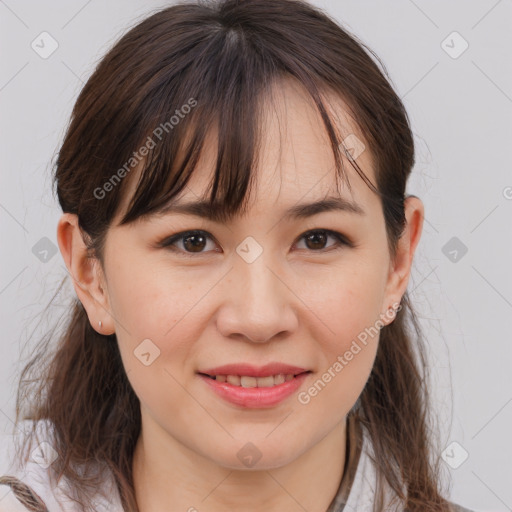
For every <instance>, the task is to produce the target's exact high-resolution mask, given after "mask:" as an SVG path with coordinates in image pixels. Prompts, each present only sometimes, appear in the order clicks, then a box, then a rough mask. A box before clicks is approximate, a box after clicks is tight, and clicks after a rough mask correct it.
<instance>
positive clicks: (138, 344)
mask: <svg viewBox="0 0 512 512" xmlns="http://www.w3.org/2000/svg"><path fill="white" fill-rule="evenodd" d="M281 91H282V92H283V94H281V95H280V96H279V99H278V101H277V102H276V103H275V108H271V109H269V112H270V114H269V116H268V118H267V119H266V121H265V126H264V129H263V132H262V133H263V134H264V135H263V137H264V146H263V148H264V149H263V150H262V153H261V158H260V160H261V161H260V167H259V174H258V180H257V183H256V186H255V189H254V196H251V197H252V200H251V203H250V208H249V210H248V212H247V214H246V215H245V216H244V217H235V218H233V219H232V221H230V222H229V223H227V224H222V223H217V222H215V221H213V220H209V219H207V218H202V217H199V216H195V215H192V214H185V213H175V212H174V213H173V212H168V213H166V214H165V215H160V216H156V215H155V216H153V217H150V218H147V219H144V220H141V221H138V222H135V223H133V224H130V225H127V226H123V227H119V226H116V225H114V226H113V227H111V229H110V230H109V232H108V236H107V239H106V246H105V252H104V275H103V274H102V273H98V279H100V280H101V283H102V284H101V287H102V290H103V291H102V295H101V296H98V297H97V301H96V302H101V301H104V306H105V309H106V310H108V311H109V312H110V314H111V315H110V316H109V315H108V314H107V313H105V311H104V310H103V309H101V308H98V307H97V304H96V306H94V305H93V304H92V303H91V305H90V306H89V304H86V309H87V311H88V314H89V317H90V320H91V323H92V325H94V326H95V328H98V327H97V326H98V320H102V324H103V327H102V328H101V329H99V328H98V330H99V331H100V332H102V333H104V334H108V333H110V332H114V331H115V333H116V336H117V340H118V343H119V348H120V351H121V355H122V360H123V364H124V366H125V369H126V372H127V375H128V379H129V380H130V383H131V385H132V386H133V389H134V391H135V393H136V394H137V396H138V397H139V399H140V402H141V412H142V417H143V427H144V429H146V430H147V432H150V433H152V434H153V435H158V436H161V435H166V436H167V438H168V439H170V440H171V441H172V443H174V445H175V446H180V447H183V448H187V449H188V450H190V451H192V452H193V453H194V454H196V455H198V456H200V457H203V458H206V459H207V460H209V461H211V462H213V463H215V464H218V465H221V466H224V467H230V468H244V467H249V466H250V465H251V464H253V463H254V462H250V461H256V460H257V459H259V460H257V463H258V468H272V467H279V466H281V465H284V464H287V463H289V462H292V461H293V460H294V459H295V458H296V457H298V456H299V455H300V454H302V453H304V452H306V451H307V450H308V449H309V448H311V447H312V446H314V445H315V444H316V443H318V442H319V441H320V440H322V439H323V438H324V437H325V436H327V435H328V434H329V433H330V432H332V431H333V430H334V429H335V428H336V426H337V425H339V424H340V422H341V421H342V420H343V419H344V418H345V416H346V414H347V413H348V412H349V410H350V409H351V408H352V406H353V405H354V403H355V402H356V399H357V398H358V396H359V395H360V393H361V392H362V390H363V388H364V386H365V383H366V381H367V379H368V377H369V374H370V371H371V368H372V364H373V361H374V358H375V354H376V350H377V345H378V328H379V326H382V325H385V324H387V323H390V322H391V321H392V319H393V315H392V314H391V313H390V312H389V311H387V310H388V308H389V307H390V306H392V305H393V304H396V303H397V302H398V301H399V300H400V297H401V296H402V294H403V293H404V292H405V288H406V285H407V279H408V272H409V265H410V260H411V258H412V252H411V253H409V252H408V251H411V247H409V246H408V247H406V248H405V250H404V253H403V254H404V257H403V258H402V260H401V262H399V265H397V266H396V267H395V268H394V267H393V264H392V262H391V260H390V256H389V253H388V246H387V243H388V242H387V239H386V230H385V224H384V217H383V212H382V208H381V203H380V200H379V198H378V197H377V196H376V195H375V194H374V193H373V192H372V191H371V190H370V189H369V188H368V186H367V185H366V184H364V182H363V181H362V180H361V178H359V177H358V175H357V174H356V173H355V172H354V170H353V168H352V167H351V166H350V164H349V162H348V160H347V159H346V157H343V158H344V159H345V168H346V170H347V172H348V175H349V179H350V182H351V185H352V190H353V195H351V194H350V193H349V191H348V190H347V189H346V187H345V186H343V188H342V189H341V190H338V189H337V188H336V181H335V176H334V172H335V171H334V159H333V156H332V152H331V150H330V146H329V144H328V141H327V138H326V136H325V134H324V131H323V127H322V124H321V119H320V117H319V115H318V113H317V112H316V110H315V109H314V107H313V106H311V104H310V103H309V101H308V100H307V99H306V98H305V96H304V94H303V93H302V92H301V91H300V90H299V89H297V88H296V87H294V86H293V85H291V84H286V83H285V84H282V89H281ZM343 119H344V120H345V122H348V121H347V119H346V118H345V117H344V118H343ZM348 126H349V128H350V129H349V130H348V131H347V125H346V124H345V126H344V128H345V131H346V133H351V134H352V135H350V138H349V139H348V140H347V142H346V144H347V145H349V146H350V145H352V146H353V145H354V144H356V145H357V144H358V142H357V140H359V141H361V142H363V141H364V139H363V137H362V136H361V135H360V134H359V132H358V131H357V130H356V129H355V128H354V127H353V126H352V127H350V125H348ZM355 137H357V139H355ZM363 143H364V142H363ZM211 148H212V146H209V147H208V148H205V152H204V154H203V155H202V159H201V161H200V163H199V166H198V168H197V170H196V172H195V174H194V175H193V177H192V180H191V181H190V182H189V184H188V187H187V188H186V189H185V192H184V193H183V194H182V195H180V197H179V203H180V204H183V203H189V202H194V201H197V200H198V199H199V198H200V197H201V196H203V193H204V192H205V191H206V189H207V186H208V183H209V179H210V178H211V175H212V170H213V164H214V162H215V158H214V157H215V155H214V154H213V153H211V151H210V150H211ZM358 149H362V148H361V147H359V148H357V147H356V151H357V150H358ZM355 156H356V157H357V162H358V164H359V165H360V167H361V168H362V169H363V171H364V172H365V173H366V174H367V176H368V177H369V178H370V179H371V180H372V182H373V183H374V184H375V174H374V170H373V168H372V161H371V156H370V154H369V151H368V150H365V151H363V152H362V153H361V154H359V155H358V156H357V153H356V154H355ZM135 181H136V180H132V181H131V186H132V187H133V186H134V185H133V184H134V183H135ZM131 193H133V188H131V189H130V194H131ZM328 197H329V198H331V197H332V198H338V199H339V198H342V199H343V200H344V201H346V202H350V203H354V204H356V205H357V207H358V209H359V210H360V211H359V212H357V211H351V210H349V209H332V210H325V211H321V212H320V211H319V212H318V213H316V214H311V210H307V212H309V213H308V215H307V216H300V215H299V216H293V215H287V212H288V210H290V209H297V207H298V206H299V205H304V204H309V203H314V202H319V201H323V200H325V199H326V198H328ZM418 203H419V204H420V205H421V202H419V200H416V203H415V204H416V206H418ZM124 205H126V201H125V202H124ZM420 209H421V207H420ZM307 212H306V213H307ZM122 213H124V206H123V208H122V210H121V211H120V212H119V214H118V215H117V217H116V221H115V223H117V221H118V220H119V219H120V218H121V214H122ZM310 214H311V215H310ZM418 222H419V221H418ZM420 227H421V225H420ZM190 230H200V231H201V232H200V233H199V234H196V235H195V236H194V235H191V234H188V237H187V236H185V237H183V238H181V239H176V240H175V241H174V242H173V243H172V242H169V243H172V245H169V246H167V247H166V246H163V244H162V242H164V241H165V240H166V239H167V240H169V239H170V237H171V236H172V235H175V234H178V233H181V232H185V231H190ZM313 230H318V232H317V233H316V234H315V233H314V232H313V233H311V231H313ZM331 232H332V233H339V235H340V236H341V237H342V239H345V240H347V241H348V242H350V244H352V246H351V245H348V244H346V243H344V242H342V241H340V240H338V239H337V238H336V236H335V235H334V236H333V234H331ZM418 238H419V233H417V238H416V239H415V241H414V240H413V242H414V243H413V244H412V245H413V247H412V250H414V245H415V244H416V243H417V239H418ZM399 254H400V253H399ZM77 291H78V290H77ZM95 308H96V309H95ZM105 342H106V343H107V341H105ZM273 363H276V364H281V365H289V366H292V367H295V368H296V369H295V370H294V369H290V368H279V367H275V368H270V369H268V371H265V369H264V368H263V370H262V367H265V366H266V365H271V364H273ZM224 365H235V366H236V365H250V366H251V368H236V367H234V368H231V369H227V370H223V369H220V370H215V368H217V367H221V366H224ZM299 369H301V370H299ZM253 370H254V371H255V372H257V371H258V370H262V374H263V375H267V377H266V378H261V379H258V380H256V379H255V377H254V373H253ZM302 371H307V373H304V374H303V375H301V376H300V377H297V376H295V377H293V378H291V377H286V374H297V373H300V372H302ZM206 372H208V373H210V374H211V373H216V374H218V375H220V377H218V380H217V379H216V380H215V381H214V380H213V379H211V378H209V377H206V376H204V375H201V373H206ZM268 373H271V374H273V375H278V374H282V375H281V376H277V377H274V378H272V377H271V376H268ZM226 374H231V375H232V376H231V377H223V375H224V376H225V375H226ZM240 375H242V376H245V377H242V378H240ZM225 379H227V380H228V381H229V382H231V383H233V384H230V383H229V382H223V380H225ZM290 379H291V380H290ZM283 380H284V381H285V382H284V383H283ZM238 383H241V384H242V385H241V386H237V387H236V389H234V388H233V386H234V385H237V384H238ZM255 385H257V386H258V387H257V388H253V386H255ZM245 386H249V388H247V387H245ZM258 390H260V391H258ZM249 443H250V444H249Z"/></svg>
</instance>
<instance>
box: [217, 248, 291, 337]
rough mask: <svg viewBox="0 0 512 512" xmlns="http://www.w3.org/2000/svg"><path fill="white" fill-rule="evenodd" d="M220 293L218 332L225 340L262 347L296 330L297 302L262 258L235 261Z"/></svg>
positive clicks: (282, 281)
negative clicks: (245, 342)
mask: <svg viewBox="0 0 512 512" xmlns="http://www.w3.org/2000/svg"><path fill="white" fill-rule="evenodd" d="M221 293H222V294H223V295H222V297H223V303H222V305H221V307H220V309H219V310H218V314H217V328H218V329H219V331H220V333H221V334H222V335H223V336H225V337H227V338H233V339H236V338H238V339H244V340H246V341H249V342H253V343H265V342H269V341H271V340H273V339H274V338H276V337H277V336H281V337H285V336H287V335H290V334H291V333H293V332H294V331H295V330H296V329H297V325H298V320H297V316H296V312H295V310H294V307H293V303H294V299H295V300H296V298H295V296H294V294H293V292H292V291H291V289H290V287H289V284H288V283H286V282H285V280H284V279H283V278H281V277H280V276H279V275H277V273H276V271H275V270H273V269H272V268H271V266H269V265H267V262H266V261H265V259H264V258H263V255H261V256H260V257H259V258H258V259H257V260H256V261H253V262H252V263H247V262H245V261H243V260H242V259H240V260H238V261H236V262H235V264H234V268H233V269H232V270H231V272H229V274H228V276H226V282H225V283H224V287H223V289H222V291H221Z"/></svg>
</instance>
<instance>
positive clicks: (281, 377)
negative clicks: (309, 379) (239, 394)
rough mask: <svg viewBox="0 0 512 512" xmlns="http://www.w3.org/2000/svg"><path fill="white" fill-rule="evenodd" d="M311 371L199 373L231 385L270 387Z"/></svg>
mask: <svg viewBox="0 0 512 512" xmlns="http://www.w3.org/2000/svg"><path fill="white" fill-rule="evenodd" d="M306 373H311V371H305V372H300V373H297V374H293V373H288V374H284V373H278V374H276V375H268V376H266V377H252V376H249V375H208V374H207V373H199V375H202V376H204V377H208V378H210V379H212V380H215V381H217V382H223V383H227V384H231V385H232V386H236V387H242V388H271V387H274V386H279V385H280V384H284V383H285V382H289V381H291V380H293V379H294V378H295V377H297V376H298V375H304V374H306Z"/></svg>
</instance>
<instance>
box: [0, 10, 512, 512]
mask: <svg viewBox="0 0 512 512" xmlns="http://www.w3.org/2000/svg"><path fill="white" fill-rule="evenodd" d="M313 3H314V4H315V5H318V6H320V7H323V8H325V9H326V10H327V11H328V12H329V13H330V14H332V15H333V16H334V17H335V18H336V19H337V20H339V21H340V22H341V23H343V24H344V25H345V26H346V27H347V28H348V29H349V30H351V31H352V32H354V33H355V34H356V35H357V36H358V37H359V38H360V39H362V40H363V41H364V42H365V43H366V44H368V45H369V46H370V48H372V49H373V50H374V51H375V52H376V53H377V54H378V55H379V56H380V57H381V58H382V60H383V61H384V63H385V65H386V67H387V69H388V71H389V72H390V74H391V78H392V80H393V83H394V85H395V88H396V90H397V92H398V94H399V95H400V96H401V97H402V99H403V101H404V103H405V106H406V108H407V110H408V112H409V115H410V117H411V121H412V125H413V130H414V133H415V137H416V143H417V164H416V166H415V169H414V173H413V177H412V179H411V181H410V183H409V186H408V192H409V193H413V194H415V195H418V196H419V197H421V199H422V200H423V201H424V204H425V212H426V221H425V226H424V231H423V236H422V239H421V242H420V245H419V248H418V252H417V257H416V259H415V265H414V269H413V275H412V279H411V282H410V283H409V291H410V292H411V296H412V298H413V300H414V301H415V303H416V307H417V309H418V312H419V313H420V316H421V322H422V326H423V327H424V329H425V333H426V336H427V339H428V340H429V344H430V347H431V361H432V366H433V373H434V376H435V387H434V389H433V392H434V394H435V397H436V407H437V410H438V413H439V416H440V418H441V419H442V420H443V448H444V447H447V446H449V445H450V443H452V442H456V443H458V444H456V445H452V446H450V447H449V449H448V451H447V452H446V459H447V460H448V461H449V462H450V464H451V465H455V463H456V462H458V461H460V460H461V457H462V456H463V455H464V451H463V450H465V451H467V452H468V454H469V457H468V458H467V460H465V461H464V463H463V464H461V465H460V467H458V468H457V469H452V468H451V467H448V468H449V471H450V472H451V475H452V479H453V487H452V492H451V498H452V499H453V500H455V501H457V502H459V503H461V504H463V505H465V506H467V507H470V508H473V509H475V510H480V511H484V510H485V511H504V510H512V508H511V507H512V486H511V485H510V483H511V482H512V437H511V436H510V431H511V428H510V427H511V425H512V386H511V377H510V374H511V372H510V367H511V362H512V357H511V355H512V347H511V336H510V332H511V329H512V320H511V318H512V315H511V313H512V279H511V270H510V262H511V261H512V254H511V253H512V243H511V241H512V238H511V219H512V215H511V212H512V173H511V160H512V158H511V151H510V146H511V141H512V116H511V113H512V72H511V71H512V69H511V68H512V59H511V53H512V52H511V51H510V50H511V48H512V30H511V29H512V27H511V21H512V5H511V2H510V0H500V1H495V0H492V1H491V0H489V1H472V2H468V1H463V0H459V1H451V2H446V1H439V0H437V1H428V2H427V1H420V0H417V1H415V2H413V1H412V0H396V1H393V2H390V1H388V2H377V1H371V2H369V1H356V0H352V1H344V0H343V1H335V0H322V1H321V0H315V1H314V2H313ZM164 5H169V2H162V1H145V2H136V1H134V0H129V1H127V0H123V1H121V0H115V1H114V0H111V1H108V2H100V1H99V0H92V1H89V2H87V1H83V0H80V1H78V0H73V1H56V0H54V1H52V2H36V1H35V0H30V1H23V0H20V1H15V0H6V1H2V0H0V42H1V48H2V54H1V56H2V66H1V71H0V104H1V112H2V115H1V117H0V123H1V129H2V137H1V142H0V151H1V154H0V159H1V166H2V167H1V169H2V174H1V180H2V181H1V188H0V229H1V231H0V235H1V240H2V245H1V247H2V252H1V272H0V301H1V315H2V318H1V321H2V324H1V325H2V336H1V338H0V349H1V354H2V357H1V358H0V412H1V414H0V429H1V431H2V432H5V433H10V432H11V431H12V428H13V426H12V419H13V418H14V390H15V379H16V377H17V375H18V372H19V369H20V364H21V363H20V360H19V357H20V349H21V347H22V345H23V344H24V343H25V342H26V341H27V340H29V339H31V336H32V341H29V347H30V346H31V344H32V343H34V342H35V341H37V339H38V337H39V336H40V334H41V333H42V332H43V331H44V329H45V328H47V327H48V326H49V325H51V323H52V321H53V320H54V319H55V318H56V316H58V315H60V314H61V313H62V312H63V311H64V304H65V299H66V295H63V296H62V297H58V298H57V300H56V304H55V306H54V307H53V308H52V309H51V311H50V312H49V314H46V315H44V318H42V319H41V311H42V309H43V307H44V306H45V305H46V304H47V303H48V301H49V299H50V297H51V295H52V294H53V292H54V290H55V287H56V285H57V283H58V282H59V281H60V279H61V278H62V277H63V276H64V275H65V270H64V268H63V261H62V258H61V256H60V253H59V252H57V253H56V254H55V255H51V253H50V254H48V256H47V261H42V260H41V259H40V258H41V257H43V256H44V255H42V254H40V255H39V257H38V255H36V254H34V253H33V247H34V246H35V245H36V243H38V242H39V241H40V240H41V239H42V238H43V237H47V238H48V239H49V240H50V241H52V242H53V244H55V246H56V236H55V235H56V225H57V221H58V218H59V216H60V209H59V207H58V206H57V203H56V202H55V201H54V199H53V196H52V194H51V183H50V179H49V175H50V169H51V164H52V157H53V156H54V154H55V152H56V150H57V149H58V145H59V143H60V141H61V140H62V136H63V134H64V130H65V127H66V125H67V122H68V118H69V115H70V112H71V109H72V106H73V103H74V101H75V99H76V97H77V94H78V92H79V90H80V89H81V87H82V85H83V83H84V82H85V80H86V79H87V78H88V77H89V75H90V73H91V72H92V70H93V67H94V65H95V63H96V62H97V61H98V60H99V59H100V58H101V57H102V55H103V54H104V52H105V51H106V50H107V48H109V47H110V45H111V44H112V43H113V42H114V41H115V40H116V39H117V38H118V36H119V35H120V34H121V33H123V32H124V31H125V30H126V29H127V28H128V27H129V26H131V25H133V24H134V23H135V22H136V21H138V20H140V19H142V18H143V17H144V16H145V15H146V14H147V13H148V12H150V11H152V10H154V9H156V8H159V7H162V6H164ZM43 31H47V32H49V33H50V34H51V36H52V37H53V38H54V39H55V40H56V41H57V42H58V45H59V46H58V49H57V50H56V51H55V52H54V53H53V54H52V55H51V56H50V57H49V58H47V59H43V58H41V57H40V56H39V55H38V54H37V53H36V52H35V51H34V50H33V49H32V48H31V43H32V41H33V40H35V39H36V38H37V37H38V36H39V34H40V33H41V32H43ZM454 31H456V32H458V33H459V34H460V36H461V37H462V38H463V40H462V39H461V38H459V36H457V35H455V36H454V35H450V34H452V32H454ZM448 36H449V37H448ZM447 38H448V39H447ZM443 41H445V42H444V43H443ZM464 41H466V42H467V43H468V45H469V46H468V48H467V50H466V51H464V52H463V53H461V54H460V55H458V53H459V52H460V51H461V50H462V49H463V48H464V46H463V45H464ZM449 53H451V55H450V54H449ZM455 56H456V57H457V58H454V57H455ZM452 237H457V239H458V240H459V242H456V243H459V244H460V243H463V244H464V245H465V246H466V247H467V249H468V250H467V253H466V254H465V255H463V256H462V253H461V251H460V250H459V249H457V248H455V250H457V251H458V252H457V257H458V258H457V261H455V262H454V261H451V259H453V257H454V255H455V253H453V252H452V254H450V253H449V251H453V249H454V247H451V246H450V245H449V246H448V247H445V245H446V244H447V243H448V242H449V240H450V239H452ZM452 243H453V242H452ZM36 247H38V246H36ZM443 248H444V249H443ZM36 252H37V251H36ZM445 253H446V254H448V256H446V255H445ZM43 260H44V257H43ZM66 293H67V297H69V296H70V294H71V293H74V292H73V290H72V288H71V285H70V284H69V286H68V288H67V289H66ZM39 320H42V322H41V324H38V322H39ZM450 380H451V382H450ZM452 390H453V395H452ZM454 461H455V462H454Z"/></svg>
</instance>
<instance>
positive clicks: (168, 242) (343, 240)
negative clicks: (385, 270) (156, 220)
mask: <svg viewBox="0 0 512 512" xmlns="http://www.w3.org/2000/svg"><path fill="white" fill-rule="evenodd" d="M315 232H321V233H325V234H326V235H327V236H332V237H333V238H335V239H336V240H337V242H338V243H337V244H335V245H334V246H331V247H327V248H326V249H318V250H316V251H315V250H307V249H305V250H306V251H307V252H309V253H312V254H315V253H318V254H325V253H328V252H330V251H334V250H337V249H341V248H343V246H347V247H350V248H353V247H355V244H354V243H353V242H352V241H351V240H350V239H349V238H348V237H347V236H346V235H344V234H342V233H340V232H338V231H335V230H332V229H327V228H312V229H308V230H307V231H304V232H303V233H302V234H301V235H299V236H298V237H297V239H296V240H295V242H293V245H294V246H295V245H296V244H297V243H298V242H299V241H300V240H302V239H303V238H305V236H306V235H309V234H311V233H315ZM187 235H204V236H206V238H209V239H210V240H212V241H214V242H215V243H216V244H218V242H217V240H216V239H215V237H214V236H213V235H212V234H210V233H209V232H208V231H205V230H203V229H188V230H185V231H180V232H179V233H175V234H174V235H171V236H168V237H166V238H164V239H163V240H161V241H160V242H158V243H157V244H156V247H157V248H165V249H169V250H170V251H172V252H174V253H177V254H179V255H180V256H184V257H195V256H200V255H205V254H209V253H210V252H211V251H206V252H198V253H191V252H186V251H182V250H180V249H177V248H176V247H174V246H173V244H174V243H175V242H178V241H180V240H182V239H183V238H185V237H186V236H187ZM299 250H303V249H299ZM214 252H218V251H216V250H215V251H214Z"/></svg>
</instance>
